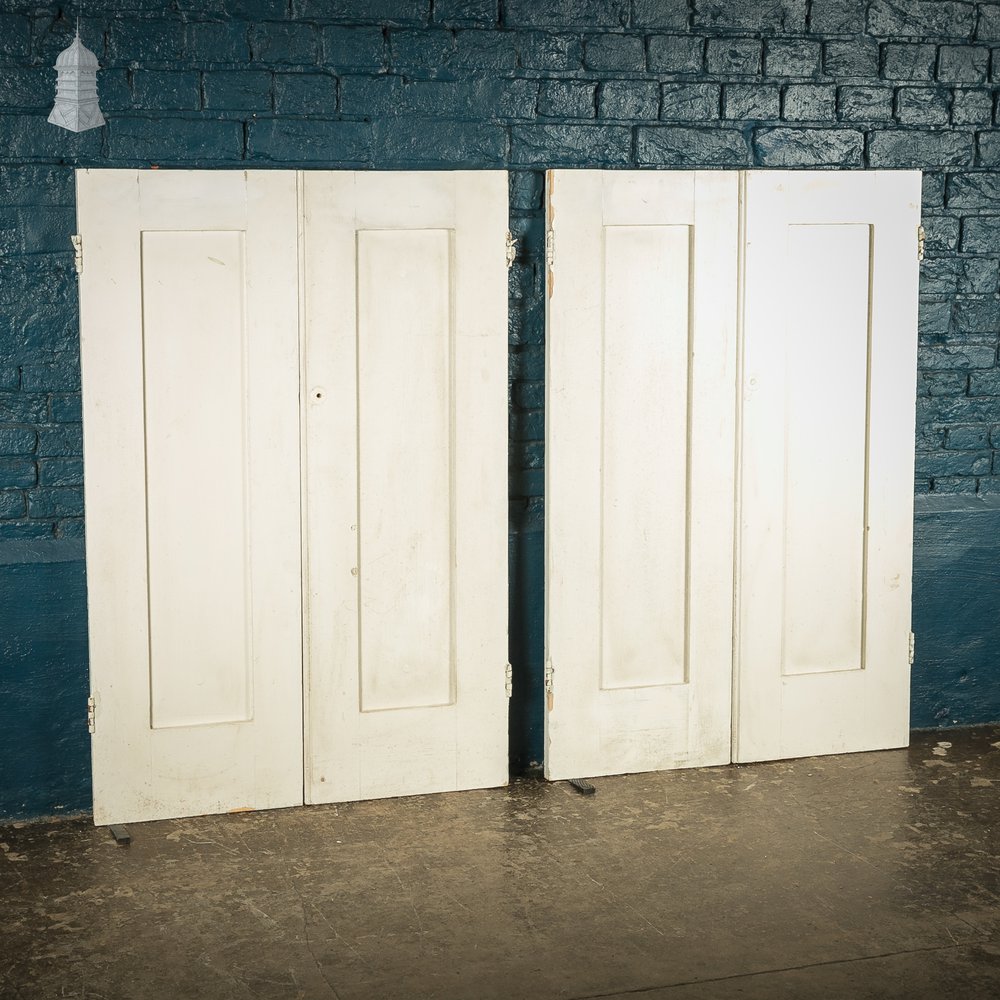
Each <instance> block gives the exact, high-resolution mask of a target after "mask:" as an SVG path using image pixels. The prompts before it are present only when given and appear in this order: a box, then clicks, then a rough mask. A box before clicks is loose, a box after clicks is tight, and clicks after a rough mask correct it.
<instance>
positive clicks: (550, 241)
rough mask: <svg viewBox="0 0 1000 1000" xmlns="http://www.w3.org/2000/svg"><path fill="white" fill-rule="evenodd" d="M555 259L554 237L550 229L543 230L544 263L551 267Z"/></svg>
mask: <svg viewBox="0 0 1000 1000" xmlns="http://www.w3.org/2000/svg"><path fill="white" fill-rule="evenodd" d="M555 259H556V238H555V234H554V233H553V232H552V230H551V229H546V230H545V264H546V266H547V267H552V265H553V264H554V263H555Z"/></svg>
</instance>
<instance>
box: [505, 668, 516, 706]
mask: <svg viewBox="0 0 1000 1000" xmlns="http://www.w3.org/2000/svg"><path fill="white" fill-rule="evenodd" d="M504 676H505V681H504V688H505V690H506V691H507V697H508V698H509V697H510V696H511V695H512V694H513V693H514V668H513V667H512V666H511V665H510V664H509V663H508V664H507V670H506V671H505V674H504Z"/></svg>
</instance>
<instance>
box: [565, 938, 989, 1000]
mask: <svg viewBox="0 0 1000 1000" xmlns="http://www.w3.org/2000/svg"><path fill="white" fill-rule="evenodd" d="M970 926H971V925H970ZM989 939H990V935H988V934H981V935H980V936H979V937H978V938H976V939H974V940H970V941H956V942H955V943H954V944H940V945H933V946H931V947H928V948H910V949H904V950H903V951H888V952H883V953H881V954H878V955H859V956H858V957H857V958H833V959H830V960H829V961H827V962H809V963H807V964H806V965H787V966H782V967H779V968H774V969H761V970H760V971H759V972H737V973H735V974H733V975H731V976H712V977H711V978H709V979H688V980H684V981H683V982H679V983H665V984H663V985H660V986H639V987H636V988H635V989H625V990H615V991H613V992H611V993H584V994H581V995H579V996H576V997H572V998H571V1000H606V998H608V997H619V996H641V995H642V994H643V993H652V992H653V991H654V990H674V989H679V988H680V987H682V986H703V985H707V984H709V983H725V982H729V981H730V980H734V979H750V978H751V977H753V976H773V975H776V974H778V973H782V972H801V971H802V970H804V969H821V968H823V967H824V966H828V965H847V964H849V963H851V962H870V961H873V960H875V959H879V958H898V957H899V956H900V955H922V954H927V953H929V952H935V951H954V950H955V949H956V948H968V947H970V946H971V945H975V944H981V943H982V942H983V941H989Z"/></svg>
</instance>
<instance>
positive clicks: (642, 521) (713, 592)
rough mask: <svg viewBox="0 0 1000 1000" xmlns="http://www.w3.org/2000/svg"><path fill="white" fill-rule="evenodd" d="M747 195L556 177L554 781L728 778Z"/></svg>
mask: <svg viewBox="0 0 1000 1000" xmlns="http://www.w3.org/2000/svg"><path fill="white" fill-rule="evenodd" d="M738 180H739V175H738V174H736V173H733V172H718V171H716V172H684V173H671V172H656V173H653V172H642V173H638V172H630V171H607V172H605V171H597V170H594V171H591V170H579V171H565V170H560V171H553V172H550V174H549V184H548V192H549V201H548V218H549V227H550V229H551V231H552V233H553V238H554V239H553V251H554V254H553V256H554V260H553V263H552V265H551V267H550V271H549V276H548V299H547V304H548V313H547V319H546V324H547V342H548V370H547V375H546V386H547V395H546V422H547V424H546V427H547V430H546V434H547V447H546V475H547V478H546V522H547V531H546V546H547V556H546V595H547V598H546V611H545V621H546V643H547V649H546V666H547V668H548V670H549V673H548V680H549V682H550V685H551V692H550V694H549V695H548V704H547V710H546V713H545V773H546V776H547V777H549V778H566V777H575V776H581V775H597V774H616V773H621V772H625V771H647V770H653V769H659V768H668V767H690V766H695V765H707V764H719V763H723V762H726V761H728V760H729V759H730V715H731V687H732V627H731V621H732V589H733V497H734V466H733V445H732V442H733V438H734V433H735V422H734V408H733V393H734V380H735V373H736V328H737V327H736V316H737V309H736V305H737V300H736V290H737V280H736V279H737V232H738V223H739V212H738V188H739V184H738Z"/></svg>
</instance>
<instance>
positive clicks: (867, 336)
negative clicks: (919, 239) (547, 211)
mask: <svg viewBox="0 0 1000 1000" xmlns="http://www.w3.org/2000/svg"><path fill="white" fill-rule="evenodd" d="M919 204H920V175H919V174H918V173H894V172H878V173H876V172H866V173H850V174H830V173H823V174H803V173H794V174H789V173H767V174H763V173H759V174H754V173H752V174H750V175H749V176H748V181H747V192H746V241H747V250H746V309H745V329H744V352H743V371H744V375H743V385H742V396H743V401H742V448H741V467H742V471H741V511H740V530H739V570H738V580H739V589H738V642H737V647H736V648H737V662H736V671H737V685H738V686H737V711H736V715H735V722H736V733H735V740H734V747H735V755H736V759H737V760H741V761H750V760H767V759H775V758H780V757H795V756H805V755H811V754H820V753H836V752H842V751H850V750H870V749H878V748H882V747H892V746H904V745H905V744H906V743H907V740H908V712H909V665H908V662H907V654H908V636H909V629H910V565H911V537H912V504H913V496H912V485H913V436H914V394H915V382H916V303H917V294H916V292H917V257H916V230H917V225H918V223H919Z"/></svg>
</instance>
